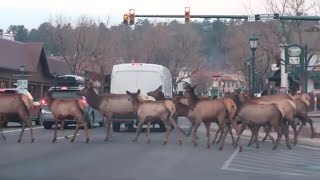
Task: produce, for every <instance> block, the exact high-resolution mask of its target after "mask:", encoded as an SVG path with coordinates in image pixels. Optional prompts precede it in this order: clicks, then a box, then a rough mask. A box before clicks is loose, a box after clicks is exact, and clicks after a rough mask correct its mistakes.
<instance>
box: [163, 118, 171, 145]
mask: <svg viewBox="0 0 320 180" xmlns="http://www.w3.org/2000/svg"><path fill="white" fill-rule="evenodd" d="M163 123H164V125H165V126H166V135H165V138H164V141H163V143H162V144H163V145H165V144H167V143H168V138H169V135H170V133H171V131H172V127H171V124H170V123H169V122H168V121H165V120H164V121H163Z"/></svg>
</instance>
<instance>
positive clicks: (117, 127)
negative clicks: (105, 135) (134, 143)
mask: <svg viewBox="0 0 320 180" xmlns="http://www.w3.org/2000/svg"><path fill="white" fill-rule="evenodd" d="M120 127H121V123H117V122H113V123H112V130H113V131H114V132H120Z"/></svg>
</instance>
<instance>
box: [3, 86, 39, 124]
mask: <svg viewBox="0 0 320 180" xmlns="http://www.w3.org/2000/svg"><path fill="white" fill-rule="evenodd" d="M1 93H18V94H24V95H27V96H28V97H29V98H30V100H31V101H32V104H33V105H32V107H31V108H30V109H29V113H30V118H31V120H32V121H34V122H35V124H36V125H40V121H39V116H40V103H39V102H37V101H34V100H33V97H32V95H31V94H30V92H29V91H28V90H26V89H24V88H4V89H0V94H1ZM6 117H7V118H8V119H10V122H17V123H20V122H21V120H20V118H19V116H18V114H6ZM7 124H8V122H6V123H5V124H4V126H7Z"/></svg>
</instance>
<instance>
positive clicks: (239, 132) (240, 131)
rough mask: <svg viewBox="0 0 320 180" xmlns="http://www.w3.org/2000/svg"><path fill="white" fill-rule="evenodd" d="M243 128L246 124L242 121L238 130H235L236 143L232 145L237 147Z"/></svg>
mask: <svg viewBox="0 0 320 180" xmlns="http://www.w3.org/2000/svg"><path fill="white" fill-rule="evenodd" d="M245 129H246V124H244V123H242V124H241V126H240V129H239V131H236V132H237V135H238V137H237V140H236V143H235V145H234V147H237V146H238V145H239V144H240V137H241V134H242V133H243V131H244V130H245ZM239 151H242V145H241V147H240V149H239Z"/></svg>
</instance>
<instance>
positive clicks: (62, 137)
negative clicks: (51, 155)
mask: <svg viewBox="0 0 320 180" xmlns="http://www.w3.org/2000/svg"><path fill="white" fill-rule="evenodd" d="M79 135H80V134H76V136H79ZM67 137H68V138H69V137H73V134H72V135H68V136H67ZM64 138H65V137H64V136H61V137H57V139H64Z"/></svg>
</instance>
